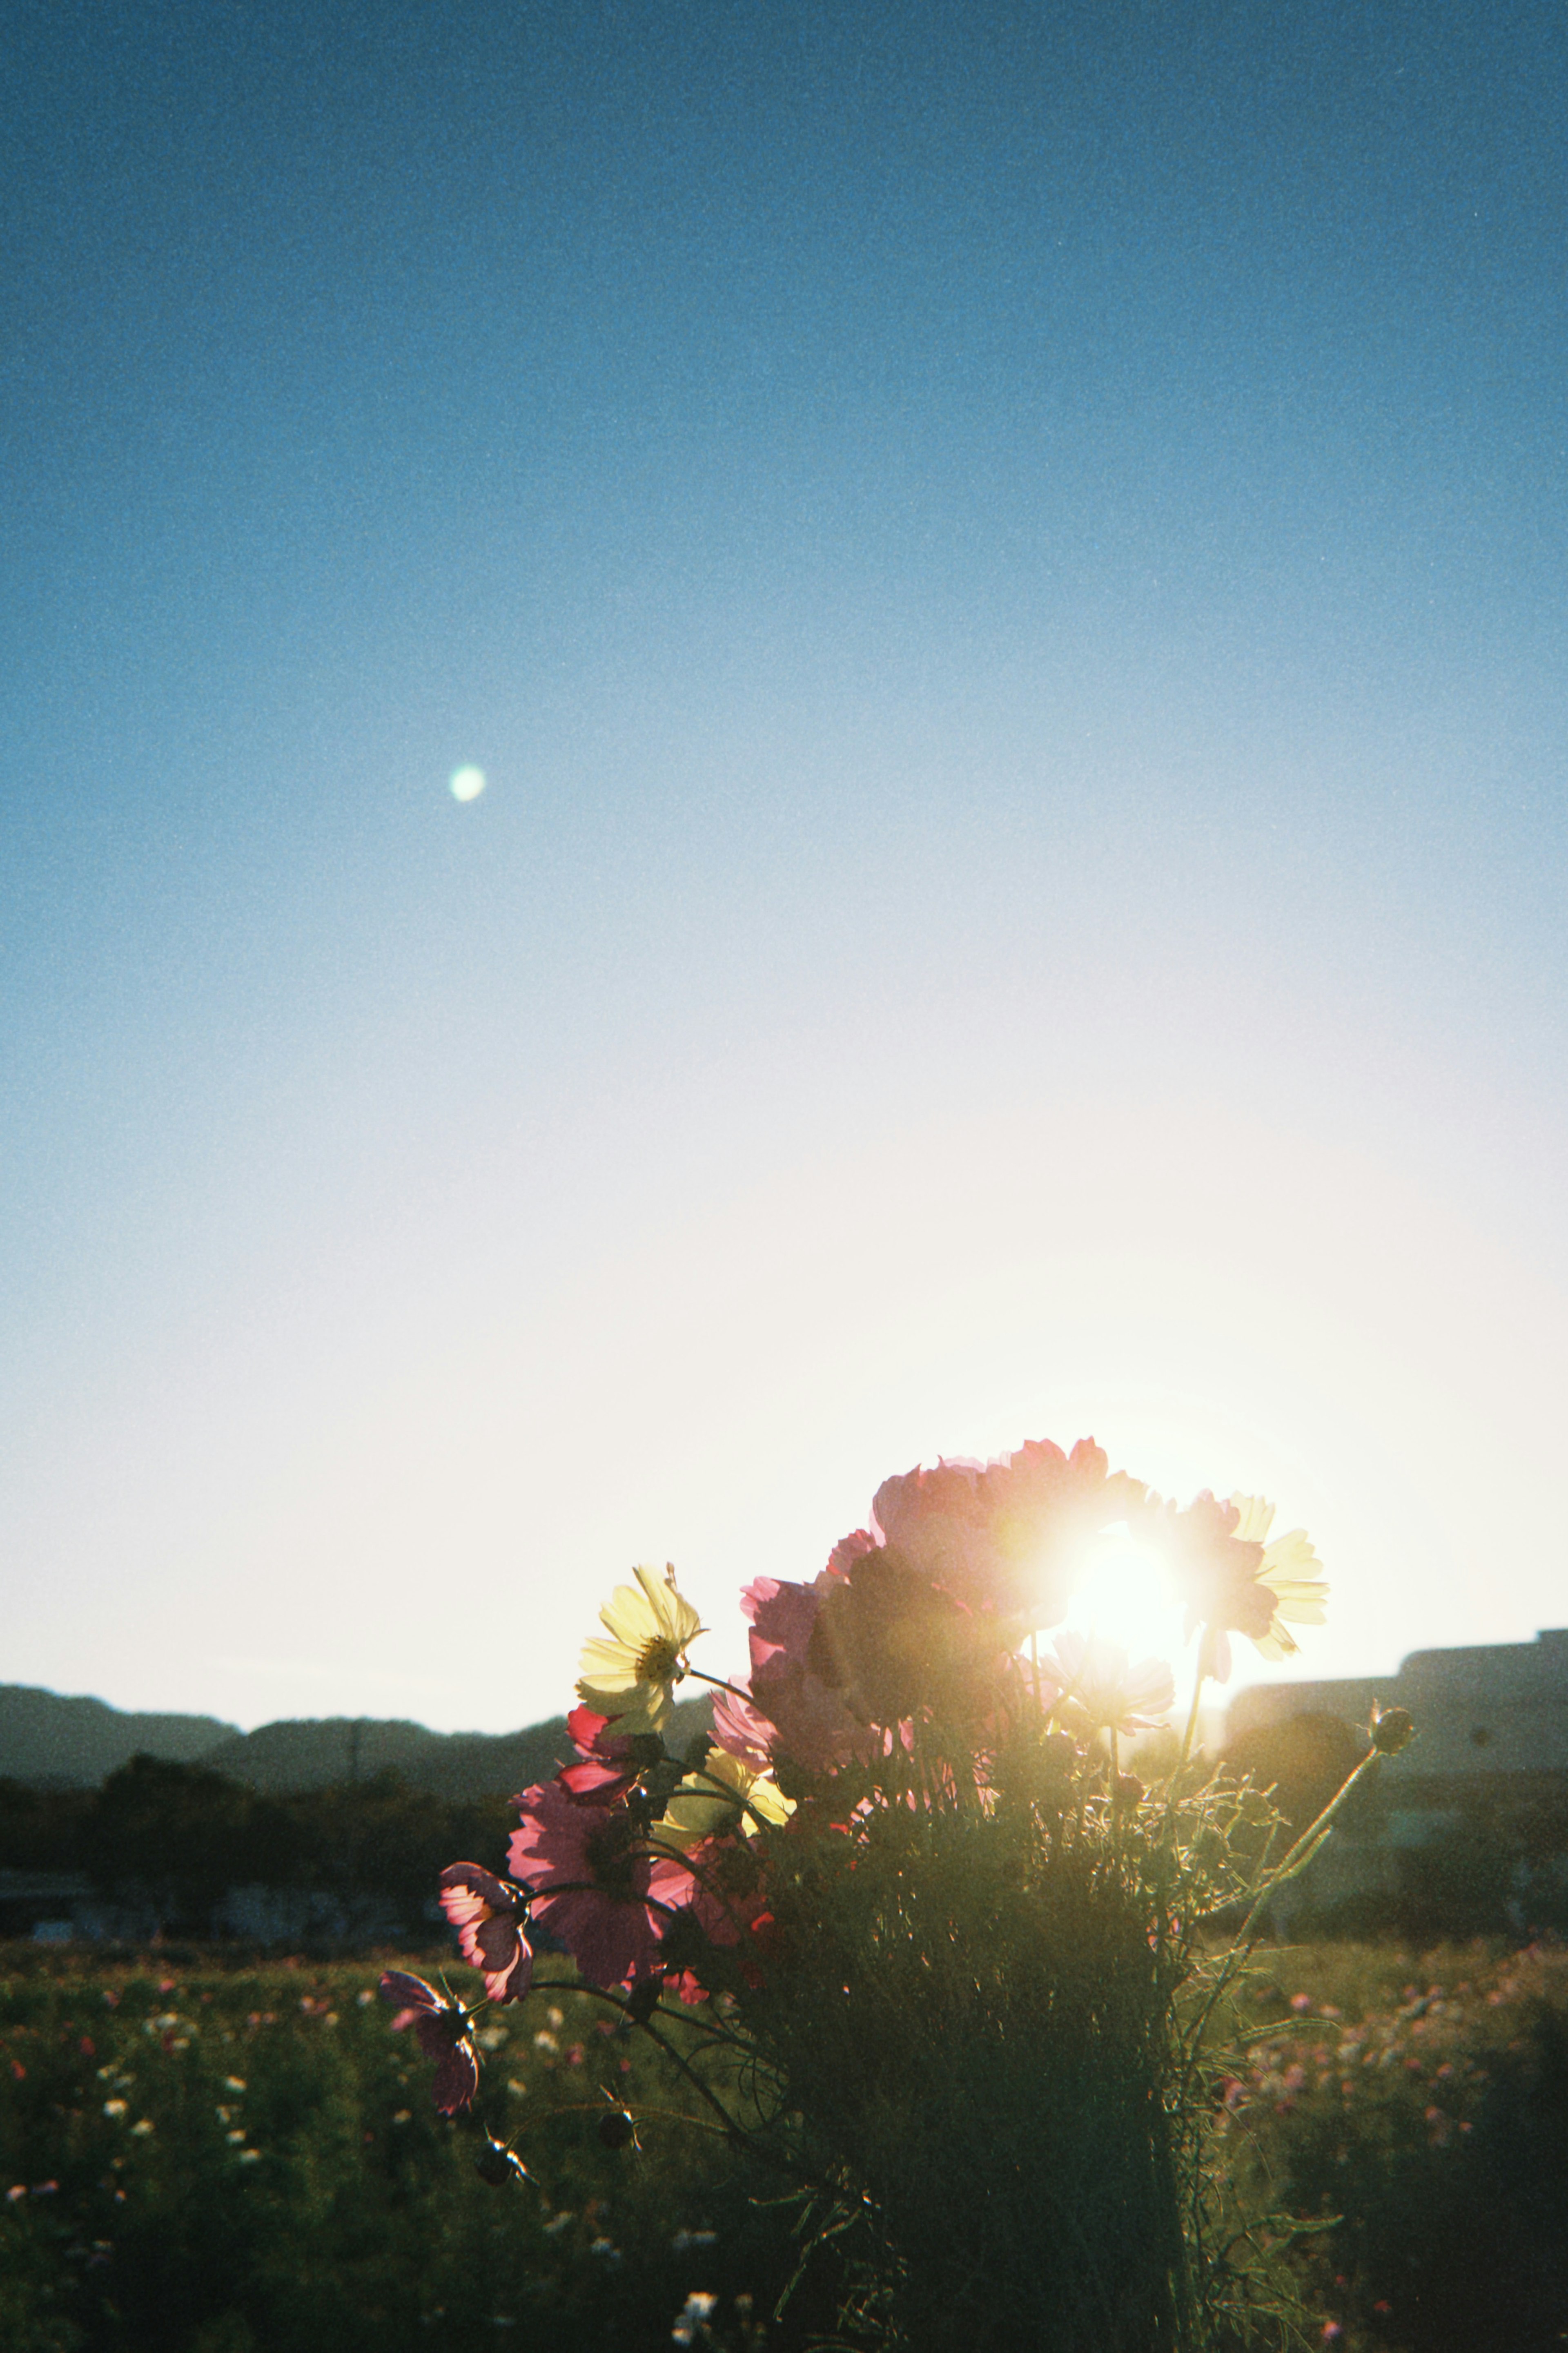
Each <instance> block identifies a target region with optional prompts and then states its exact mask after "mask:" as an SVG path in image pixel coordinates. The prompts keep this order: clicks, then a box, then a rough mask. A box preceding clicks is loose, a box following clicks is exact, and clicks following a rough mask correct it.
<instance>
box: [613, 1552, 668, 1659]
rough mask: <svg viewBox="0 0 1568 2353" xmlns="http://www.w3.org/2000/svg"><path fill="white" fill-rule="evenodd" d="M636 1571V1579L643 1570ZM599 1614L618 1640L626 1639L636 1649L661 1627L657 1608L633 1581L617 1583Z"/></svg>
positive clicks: (639, 1648) (650, 1639)
mask: <svg viewBox="0 0 1568 2353" xmlns="http://www.w3.org/2000/svg"><path fill="white" fill-rule="evenodd" d="M636 1574H637V1577H638V1579H639V1580H640V1579H641V1577H642V1575H643V1571H642V1570H641V1569H640V1568H639V1569H638V1570H637V1572H636ZM599 1617H600V1620H601V1621H602V1622H603V1623H604V1624H605V1626H607V1627H608V1628H609V1630H610V1631H611V1633H612V1634H614V1635H615V1636H616V1638H617V1639H618V1640H619V1641H623V1642H629V1643H630V1644H631V1646H632V1648H633V1649H634V1650H637V1651H640V1650H641V1648H642V1646H643V1644H644V1643H645V1642H647V1641H652V1639H653V1637H654V1636H655V1635H656V1634H658V1633H660V1632H662V1630H663V1629H662V1627H661V1624H660V1621H659V1618H658V1612H657V1610H654V1609H649V1607H648V1604H647V1596H646V1594H642V1593H639V1592H638V1591H637V1587H636V1586H635V1585H617V1586H616V1589H615V1591H614V1593H612V1594H611V1596H610V1598H609V1599H608V1600H607V1601H606V1602H605V1606H604V1608H603V1609H601V1610H600V1612H599Z"/></svg>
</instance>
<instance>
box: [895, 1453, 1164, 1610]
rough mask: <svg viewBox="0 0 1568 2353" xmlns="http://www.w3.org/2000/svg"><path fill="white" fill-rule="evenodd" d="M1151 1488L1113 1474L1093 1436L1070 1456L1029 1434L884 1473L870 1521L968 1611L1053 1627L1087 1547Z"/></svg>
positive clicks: (1137, 1504)
mask: <svg viewBox="0 0 1568 2353" xmlns="http://www.w3.org/2000/svg"><path fill="white" fill-rule="evenodd" d="M1145 1492H1146V1491H1145V1489H1144V1487H1143V1485H1142V1482H1140V1481H1139V1480H1136V1479H1130V1478H1129V1477H1128V1476H1127V1474H1126V1472H1121V1471H1117V1472H1112V1471H1111V1469H1110V1463H1109V1461H1108V1460H1107V1457H1106V1455H1105V1453H1104V1451H1103V1449H1101V1448H1100V1447H1098V1446H1097V1445H1096V1444H1095V1442H1094V1440H1093V1439H1092V1438H1080V1439H1079V1441H1078V1443H1077V1444H1076V1445H1075V1446H1074V1448H1073V1450H1072V1452H1071V1453H1070V1454H1064V1453H1063V1451H1062V1450H1061V1448H1060V1447H1059V1446H1056V1445H1053V1444H1052V1442H1051V1440H1049V1439H1046V1438H1042V1439H1031V1440H1028V1441H1027V1443H1026V1444H1025V1445H1023V1446H1021V1447H1019V1448H1018V1450H1017V1451H1016V1453H1014V1454H1005V1455H1002V1456H1000V1457H999V1458H998V1459H997V1460H996V1461H994V1462H986V1463H980V1462H965V1461H953V1462H948V1461H939V1462H938V1463H937V1465H936V1467H935V1469H934V1470H931V1471H925V1470H916V1471H908V1472H904V1473H903V1475H902V1476H901V1477H900V1478H895V1479H884V1481H883V1482H882V1484H881V1485H880V1486H879V1488H878V1490H877V1493H876V1497H875V1499H874V1501H873V1503H872V1505H871V1518H872V1526H873V1530H874V1532H875V1533H877V1534H878V1535H880V1537H881V1538H882V1539H883V1540H884V1541H885V1542H886V1543H887V1544H888V1545H889V1546H891V1547H893V1548H895V1549H896V1550H898V1551H900V1552H901V1553H902V1554H903V1556H904V1557H905V1558H906V1560H908V1561H909V1562H910V1565H911V1566H912V1567H915V1568H917V1569H919V1570H920V1571H921V1575H922V1576H925V1577H930V1578H931V1581H932V1583H933V1584H936V1585H940V1586H941V1587H942V1588H943V1590H944V1591H945V1592H947V1593H950V1594H951V1595H952V1598H953V1599H954V1600H956V1601H959V1602H962V1603H963V1606H964V1607H965V1608H966V1609H975V1610H994V1611H995V1612H996V1613H997V1614H998V1615H1000V1616H1002V1617H1005V1618H1021V1619H1022V1620H1024V1621H1025V1622H1026V1624H1028V1625H1030V1626H1050V1625H1054V1624H1055V1623H1056V1622H1057V1620H1058V1619H1059V1618H1060V1617H1061V1616H1062V1614H1063V1612H1064V1610H1065V1609H1066V1608H1067V1604H1068V1594H1069V1592H1070V1590H1071V1588H1072V1583H1073V1579H1074V1576H1075V1573H1076V1571H1077V1568H1078V1565H1079V1556H1080V1555H1081V1553H1082V1551H1083V1548H1084V1546H1086V1545H1087V1544H1088V1542H1089V1539H1090V1538H1091V1537H1093V1536H1095V1535H1099V1533H1100V1530H1101V1529H1102V1528H1106V1527H1110V1525H1113V1524H1114V1523H1115V1522H1116V1521H1118V1520H1124V1519H1126V1518H1128V1517H1129V1515H1130V1514H1134V1513H1136V1512H1137V1511H1138V1510H1139V1509H1140V1508H1141V1507H1142V1503H1143V1499H1144V1495H1145Z"/></svg>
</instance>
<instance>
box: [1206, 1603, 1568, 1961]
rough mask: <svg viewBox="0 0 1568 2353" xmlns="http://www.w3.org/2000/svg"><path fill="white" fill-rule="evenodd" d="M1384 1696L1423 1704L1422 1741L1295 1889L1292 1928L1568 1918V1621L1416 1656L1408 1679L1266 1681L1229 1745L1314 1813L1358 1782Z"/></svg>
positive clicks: (1235, 1725) (1512, 1926) (1352, 1810)
mask: <svg viewBox="0 0 1568 2353" xmlns="http://www.w3.org/2000/svg"><path fill="white" fill-rule="evenodd" d="M1373 1701H1377V1702H1378V1703H1380V1704H1382V1705H1383V1706H1384V1707H1403V1708H1405V1709H1407V1710H1408V1711H1409V1714H1410V1715H1411V1717H1412V1718H1413V1720H1414V1722H1415V1732H1416V1736H1415V1740H1414V1741H1413V1742H1412V1743H1411V1745H1410V1746H1409V1747H1408V1748H1407V1749H1406V1750H1405V1752H1404V1754H1403V1755H1401V1756H1399V1757H1385V1758H1384V1761H1383V1762H1382V1763H1381V1764H1380V1765H1379V1766H1378V1767H1377V1769H1376V1771H1375V1773H1373V1774H1372V1775H1371V1776H1369V1784H1370V1786H1364V1787H1363V1788H1360V1789H1358V1790H1357V1791H1356V1793H1355V1796H1354V1797H1353V1798H1352V1800H1351V1801H1350V1803H1349V1804H1348V1805H1347V1807H1346V1809H1345V1812H1344V1816H1343V1818H1342V1821H1341V1823H1340V1825H1339V1826H1338V1827H1336V1830H1335V1831H1334V1835H1333V1837H1332V1838H1331V1840H1330V1841H1329V1843H1328V1845H1327V1846H1326V1847H1325V1848H1324V1849H1323V1851H1322V1853H1321V1855H1320V1857H1319V1858H1318V1859H1317V1861H1316V1862H1313V1864H1312V1865H1311V1866H1310V1869H1309V1870H1308V1871H1307V1872H1306V1873H1303V1875H1302V1877H1301V1879H1300V1881H1299V1882H1298V1883H1295V1884H1294V1885H1293V1886H1292V1887H1290V1888H1288V1889H1283V1890H1281V1892H1280V1894H1279V1897H1278V1898H1277V1899H1276V1902H1275V1904H1274V1905H1273V1906H1272V1907H1271V1917H1272V1920H1273V1924H1274V1926H1275V1928H1276V1930H1277V1931H1278V1932H1279V1933H1289V1932H1290V1931H1292V1930H1297V1931H1300V1930H1304V1929H1306V1928H1308V1927H1309V1926H1325V1927H1327V1926H1344V1927H1355V1928H1370V1927H1376V1926H1390V1927H1394V1928H1399V1929H1402V1930H1404V1931H1405V1933H1408V1934H1413V1935H1426V1934H1432V1935H1445V1934H1447V1935H1471V1934H1479V1933H1486V1932H1488V1931H1507V1930H1512V1931H1514V1932H1516V1933H1523V1932H1527V1931H1529V1930H1531V1929H1533V1928H1538V1927H1539V1928H1554V1929H1558V1930H1562V1929H1568V1628H1563V1627H1555V1628H1551V1629H1548V1630H1545V1631H1544V1632H1542V1633H1540V1634H1538V1635H1537V1636H1536V1638H1535V1640H1534V1641H1533V1642H1501V1643H1492V1644H1488V1645H1485V1646H1482V1647H1477V1648H1473V1649H1467V1650H1454V1651H1413V1652H1412V1653H1411V1655H1410V1656H1409V1657H1408V1658H1407V1659H1406V1660H1405V1662H1404V1663H1403V1665H1402V1666H1401V1667H1400V1669H1399V1672H1398V1673H1397V1674H1394V1675H1385V1676H1362V1677H1357V1678H1354V1679H1346V1680H1344V1681H1340V1682H1334V1683H1263V1684H1258V1685H1255V1686H1254V1687H1253V1688H1252V1689H1251V1690H1249V1691H1244V1692H1239V1693H1237V1696H1236V1698H1235V1699H1234V1700H1233V1701H1232V1703H1231V1705H1230V1708H1229V1711H1228V1713H1227V1715H1226V1734H1225V1752H1226V1757H1228V1758H1229V1759H1230V1760H1231V1761H1232V1762H1234V1763H1237V1764H1239V1765H1242V1766H1244V1767H1246V1768H1247V1770H1249V1771H1251V1772H1252V1773H1253V1775H1254V1778H1257V1779H1258V1780H1260V1781H1261V1780H1273V1781H1274V1782H1275V1783H1276V1784H1277V1785H1278V1786H1279V1788H1280V1790H1281V1803H1282V1805H1283V1808H1284V1810H1285V1811H1286V1812H1287V1813H1289V1814H1291V1815H1292V1817H1293V1818H1295V1819H1298V1820H1299V1819H1300V1814H1301V1812H1302V1811H1303V1810H1306V1809H1307V1808H1308V1806H1309V1805H1310V1804H1311V1803H1312V1801H1313V1800H1315V1801H1316V1802H1317V1803H1321V1800H1322V1797H1323V1796H1325V1795H1326V1794H1327V1793H1328V1789H1329V1788H1331V1787H1332V1786H1333V1785H1334V1784H1335V1783H1336V1782H1337V1780H1338V1779H1339V1778H1341V1777H1342V1775H1341V1769H1340V1768H1341V1767H1342V1762H1343V1761H1344V1760H1346V1759H1351V1758H1353V1754H1354V1749H1353V1747H1352V1746H1351V1745H1350V1744H1351V1742H1352V1741H1355V1742H1358V1743H1359V1746H1363V1747H1364V1746H1365V1727H1366V1725H1367V1723H1368V1720H1369V1718H1370V1715H1371V1712H1372V1706H1373ZM1328 1768H1332V1769H1328ZM1291 1800H1294V1802H1290V1801H1291Z"/></svg>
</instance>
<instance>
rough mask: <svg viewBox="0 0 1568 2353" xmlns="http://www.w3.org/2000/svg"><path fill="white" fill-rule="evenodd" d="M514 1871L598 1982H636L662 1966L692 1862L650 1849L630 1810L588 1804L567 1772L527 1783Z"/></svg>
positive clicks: (537, 1911)
mask: <svg viewBox="0 0 1568 2353" xmlns="http://www.w3.org/2000/svg"><path fill="white" fill-rule="evenodd" d="M518 1803H519V1804H520V1805H521V1808H522V1810H523V1812H522V1821H521V1827H520V1828H519V1829H517V1830H515V1831H513V1832H512V1834H511V1842H510V1847H509V1849H508V1862H509V1868H510V1872H511V1874H512V1877H513V1878H514V1879H516V1880H517V1881H519V1882H520V1883H523V1884H525V1885H526V1886H527V1888H528V1891H529V1894H530V1897H531V1910H532V1912H533V1914H534V1915H535V1917H537V1918H538V1919H540V1920H542V1921H543V1922H545V1923H546V1924H547V1925H548V1926H549V1927H550V1929H551V1931H552V1934H553V1935H555V1936H559V1937H560V1939H561V1941H562V1943H563V1945H564V1946H565V1947H566V1948H567V1950H568V1952H569V1953H570V1954H571V1955H572V1957H573V1959H574V1961H575V1962H576V1964H577V1967H578V1968H579V1969H580V1970H581V1971H582V1973H583V1975H584V1977H585V1978H587V1979H588V1982H589V1983H590V1985H596V1986H603V1987H605V1989H612V1988H616V1987H619V1988H628V1987H631V1986H633V1985H635V1984H636V1983H637V1981H638V1979H639V1978H647V1977H650V1976H652V1975H653V1974H654V1973H655V1972H656V1971H657V1970H658V1968H659V1967H660V1963H659V1959H658V1944H659V1936H660V1934H661V1932H662V1927H663V1923H664V1922H665V1920H666V1919H668V1916H669V1914H670V1912H671V1910H672V1909H673V1908H674V1907H675V1906H676V1905H678V1904H679V1903H680V1902H681V1901H682V1900H684V1897H685V1895H686V1894H687V1893H688V1892H689V1886H690V1878H691V1874H690V1873H689V1871H688V1870H687V1869H686V1868H685V1866H684V1864H681V1863H677V1862H672V1861H670V1860H668V1859H666V1858H662V1857H659V1858H656V1857H653V1856H650V1855H649V1854H648V1853H647V1850H646V1848H644V1847H643V1845H642V1844H641V1842H640V1840H639V1837H638V1831H637V1823H636V1821H635V1820H633V1818H632V1815H631V1813H630V1811H629V1810H628V1809H627V1808H626V1806H624V1805H620V1804H615V1805H584V1804H582V1803H581V1802H579V1801H578V1800H576V1799H574V1798H573V1797H572V1796H571V1794H570V1793H569V1791H567V1790H565V1789H563V1788H562V1787H561V1785H560V1783H559V1782H558V1781H548V1782H543V1783H541V1784H540V1785H538V1786H537V1787H535V1788H531V1789H525V1790H524V1791H523V1793H522V1796H521V1798H520V1799H519V1800H518Z"/></svg>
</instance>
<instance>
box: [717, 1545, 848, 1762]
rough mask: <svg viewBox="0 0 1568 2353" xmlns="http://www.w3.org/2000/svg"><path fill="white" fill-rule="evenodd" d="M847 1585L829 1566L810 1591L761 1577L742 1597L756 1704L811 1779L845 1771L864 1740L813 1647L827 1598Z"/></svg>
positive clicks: (777, 1742)
mask: <svg viewBox="0 0 1568 2353" xmlns="http://www.w3.org/2000/svg"><path fill="white" fill-rule="evenodd" d="M840 1549H841V1550H842V1549H843V1547H840ZM843 1583H844V1578H843V1577H842V1576H841V1575H840V1574H839V1573H837V1571H836V1570H835V1569H833V1568H832V1567H828V1568H826V1569H825V1570H824V1571H823V1573H822V1575H821V1576H820V1577H817V1578H816V1582H815V1583H814V1584H811V1585H795V1584H789V1583H781V1581H780V1580H779V1579H778V1578H777V1577H758V1578H757V1579H756V1581H755V1583H754V1584H752V1585H748V1586H747V1587H746V1588H745V1589H744V1591H743V1592H742V1595H741V1607H742V1609H743V1610H744V1611H745V1613H746V1615H747V1617H748V1618H749V1619H750V1620H751V1621H752V1634H751V1650H752V1672H751V1678H750V1682H751V1696H752V1706H753V1707H754V1708H755V1709H756V1711H757V1712H758V1714H759V1715H763V1716H764V1717H765V1718H766V1719H767V1721H768V1722H769V1723H770V1724H771V1725H773V1727H774V1729H775V1732H776V1736H777V1737H776V1740H775V1741H774V1743H773V1746H774V1747H775V1748H776V1749H777V1750H778V1751H780V1752H782V1753H783V1755H784V1756H785V1757H792V1758H793V1759H794V1760H795V1763H796V1764H797V1765H804V1766H805V1767H806V1769H807V1771H808V1772H819V1773H820V1772H826V1771H828V1770H830V1769H831V1768H832V1767H834V1766H836V1765H842V1764H844V1763H845V1762H846V1761H847V1759H848V1758H849V1757H851V1756H853V1755H854V1753H855V1750H856V1747H857V1745H858V1739H859V1733H860V1727H859V1726H858V1724H857V1723H856V1721H855V1718H854V1716H853V1715H851V1714H850V1712H849V1710H848V1708H847V1706H846V1705H845V1704H844V1702H843V1701H842V1700H841V1699H840V1698H839V1696H838V1694H837V1692H835V1691H834V1690H832V1689H831V1688H830V1687H829V1685H828V1683H826V1681H825V1680H824V1678H823V1677H822V1675H821V1674H820V1673H819V1672H817V1671H816V1661H815V1659H814V1655H813V1647H812V1646H813V1638H814V1636H815V1635H816V1630H817V1620H818V1617H819V1615H820V1612H821V1607H822V1598H823V1596H824V1595H825V1594H826V1593H829V1592H832V1591H836V1590H837V1588H839V1587H840V1586H841V1585H842V1584H843ZM714 1721H715V1723H717V1721H718V1715H717V1710H715V1715H714ZM736 1753H737V1754H738V1753H739V1752H738V1751H737V1752H736Z"/></svg>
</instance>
